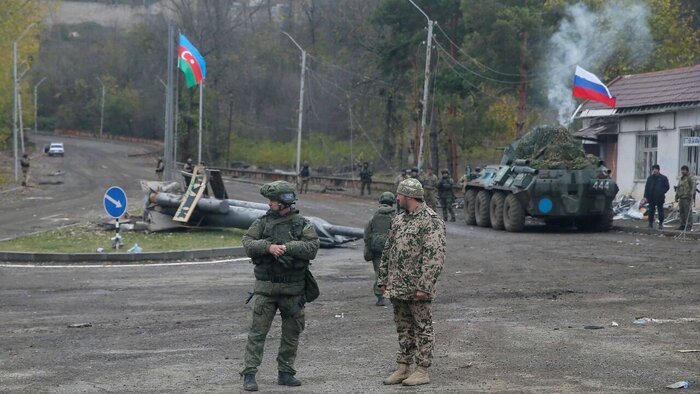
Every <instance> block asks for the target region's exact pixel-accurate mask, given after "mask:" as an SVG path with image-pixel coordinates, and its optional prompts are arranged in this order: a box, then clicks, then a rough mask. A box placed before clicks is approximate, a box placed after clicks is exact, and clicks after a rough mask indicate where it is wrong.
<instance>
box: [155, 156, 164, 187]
mask: <svg viewBox="0 0 700 394" xmlns="http://www.w3.org/2000/svg"><path fill="white" fill-rule="evenodd" d="M163 170H165V164H163V158H162V157H159V158H158V163H157V164H156V177H157V178H158V181H159V182H160V181H162V180H163Z"/></svg>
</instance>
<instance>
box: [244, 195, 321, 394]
mask: <svg viewBox="0 0 700 394" xmlns="http://www.w3.org/2000/svg"><path fill="white" fill-rule="evenodd" d="M260 194H262V195H263V197H265V198H267V199H268V200H269V201H268V205H269V207H270V210H269V211H267V213H266V214H265V215H263V216H262V217H261V218H259V219H258V220H256V221H255V222H254V223H253V224H252V225H251V226H250V228H249V229H248V231H247V232H246V233H245V235H244V236H243V247H244V249H245V252H246V254H247V255H248V257H250V258H251V260H252V262H253V265H254V273H255V289H254V294H255V296H256V298H255V305H254V306H253V322H252V325H251V328H250V332H249V333H248V343H247V345H246V348H245V357H244V363H245V367H244V369H243V371H242V372H241V375H242V376H243V389H244V390H246V391H257V389H258V385H257V382H256V380H255V375H256V373H257V371H258V366H259V365H260V363H261V361H262V354H263V348H264V345H265V338H266V337H267V333H268V331H269V330H270V324H271V323H272V320H273V319H274V317H275V314H276V313H277V310H279V311H280V315H281V316H282V333H281V337H282V338H281V343H280V348H279V354H278V356H277V362H278V365H277V369H278V372H279V374H278V378H277V383H278V384H280V385H286V386H299V385H301V382H300V381H299V380H298V379H296V378H295V377H294V375H295V374H296V370H295V369H294V359H295V358H296V353H297V347H298V345H299V334H301V332H302V331H303V329H304V324H305V321H304V303H305V302H306V301H305V299H304V292H305V289H306V278H307V275H308V273H307V270H308V267H309V265H310V263H311V260H313V259H314V258H315V257H316V252H317V251H318V248H319V245H320V243H319V240H318V235H317V234H316V230H315V229H314V227H313V226H312V225H311V223H310V222H309V221H308V220H307V219H306V218H304V217H302V216H301V215H299V211H297V210H296V209H294V206H293V205H294V202H295V201H296V199H297V198H296V193H295V191H294V187H293V186H292V185H290V184H289V183H287V182H285V181H275V182H272V183H268V184H266V185H263V187H262V188H261V189H260ZM306 290H308V289H306Z"/></svg>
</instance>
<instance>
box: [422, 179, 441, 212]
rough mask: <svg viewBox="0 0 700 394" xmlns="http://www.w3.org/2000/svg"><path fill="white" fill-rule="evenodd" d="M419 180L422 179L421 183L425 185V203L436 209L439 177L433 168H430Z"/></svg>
mask: <svg viewBox="0 0 700 394" xmlns="http://www.w3.org/2000/svg"><path fill="white" fill-rule="evenodd" d="M418 180H419V181H420V183H421V185H423V192H424V193H425V198H424V200H425V203H426V204H428V206H429V207H430V209H432V210H433V211H434V210H435V209H436V205H435V201H436V200H435V197H436V196H435V192H436V190H435V189H436V188H437V185H438V181H439V180H438V177H437V176H436V175H435V174H434V173H433V169H432V168H428V170H427V171H426V172H425V174H423V176H421V177H420V178H419V179H418Z"/></svg>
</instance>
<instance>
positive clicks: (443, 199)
mask: <svg viewBox="0 0 700 394" xmlns="http://www.w3.org/2000/svg"><path fill="white" fill-rule="evenodd" d="M454 186H455V184H454V181H453V180H452V178H451V177H450V171H448V170H447V168H445V169H443V170H442V178H440V182H439V183H438V186H437V190H438V196H439V197H440V205H442V219H443V220H444V221H447V213H448V212H449V213H450V221H451V222H454V221H455V210H454V208H452V204H453V203H454V202H455V193H454Z"/></svg>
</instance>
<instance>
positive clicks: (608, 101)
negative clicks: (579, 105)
mask: <svg viewBox="0 0 700 394" xmlns="http://www.w3.org/2000/svg"><path fill="white" fill-rule="evenodd" d="M573 95H574V97H578V98H582V99H586V100H593V101H598V102H601V103H603V104H605V105H607V106H608V107H610V108H615V101H617V99H616V98H615V97H614V96H613V95H612V94H610V91H609V90H608V87H607V86H605V85H604V84H603V83H602V82H600V79H598V77H596V76H595V75H593V74H591V73H589V72H588V71H586V70H584V69H582V68H581V67H579V66H576V73H575V74H574V91H573Z"/></svg>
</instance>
